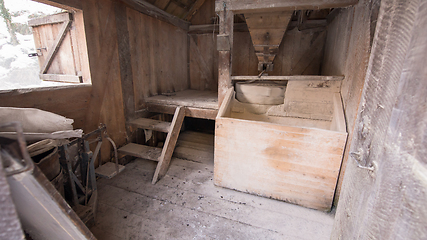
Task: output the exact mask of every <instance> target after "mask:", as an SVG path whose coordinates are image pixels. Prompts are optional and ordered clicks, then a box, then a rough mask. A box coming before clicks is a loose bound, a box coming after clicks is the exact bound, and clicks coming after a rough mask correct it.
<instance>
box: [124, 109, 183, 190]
mask: <svg viewBox="0 0 427 240" xmlns="http://www.w3.org/2000/svg"><path fill="white" fill-rule="evenodd" d="M184 117H185V107H177V108H176V110H175V114H174V116H173V119H172V122H164V121H159V120H154V119H150V118H138V119H135V120H132V121H130V122H129V124H132V125H134V126H136V127H138V128H142V129H147V130H153V131H159V132H164V133H167V134H168V135H167V137H166V140H165V144H164V145H163V148H157V147H150V146H146V145H140V144H136V143H129V144H127V145H125V146H123V147H121V148H120V149H119V152H120V153H123V154H126V155H130V156H134V157H139V158H144V159H148V160H152V161H158V163H157V167H156V171H155V173H154V177H153V180H152V182H151V183H152V184H155V183H156V182H157V181H158V180H159V179H160V178H162V177H163V176H164V175H165V174H166V172H167V170H168V168H169V164H170V161H171V158H172V154H173V151H174V149H175V145H176V141H177V139H178V135H179V132H180V130H181V126H182V122H183V121H184Z"/></svg>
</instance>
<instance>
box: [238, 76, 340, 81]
mask: <svg viewBox="0 0 427 240" xmlns="http://www.w3.org/2000/svg"><path fill="white" fill-rule="evenodd" d="M231 79H232V80H233V81H253V80H261V81H340V80H343V79H344V77H343V76H316V75H294V76H260V77H258V76H233V77H231Z"/></svg>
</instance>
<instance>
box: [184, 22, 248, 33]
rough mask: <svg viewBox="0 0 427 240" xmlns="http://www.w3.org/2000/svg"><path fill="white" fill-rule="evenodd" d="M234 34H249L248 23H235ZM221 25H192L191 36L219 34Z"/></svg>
mask: <svg viewBox="0 0 427 240" xmlns="http://www.w3.org/2000/svg"><path fill="white" fill-rule="evenodd" d="M233 29H234V32H249V29H248V25H246V23H235V24H234V27H233ZM218 32H219V25H217V24H202V25H191V26H190V29H189V32H188V33H189V34H204V33H218Z"/></svg>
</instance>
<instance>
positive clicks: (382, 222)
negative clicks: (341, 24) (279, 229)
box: [331, 0, 427, 239]
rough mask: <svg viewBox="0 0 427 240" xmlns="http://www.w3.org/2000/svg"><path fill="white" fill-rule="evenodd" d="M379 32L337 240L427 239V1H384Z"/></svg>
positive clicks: (348, 170) (349, 164)
mask: <svg viewBox="0 0 427 240" xmlns="http://www.w3.org/2000/svg"><path fill="white" fill-rule="evenodd" d="M361 4H363V1H362V2H361ZM356 17H357V15H355V19H356ZM376 30H377V31H376V33H375V38H374V41H373V45H372V51H371V56H370V60H369V64H368V68H367V71H366V76H365V84H364V87H363V94H362V98H361V104H360V107H359V110H358V112H357V118H356V124H355V125H356V127H355V130H354V131H355V133H354V134H353V138H352V144H351V148H350V152H352V153H353V154H352V158H350V159H349V160H348V162H347V167H346V174H345V176H344V181H343V187H342V193H341V197H340V201H339V203H338V208H337V212H336V215H335V224H334V230H333V233H332V236H331V239H425V238H426V236H427V208H426V202H427V158H426V151H427V144H426V135H427V111H426V101H425V99H426V95H427V68H426V67H425V62H426V61H427V55H426V54H425V53H426V52H427V2H426V1H416V0H382V1H381V9H380V15H379V18H378V24H377V26H376Z"/></svg>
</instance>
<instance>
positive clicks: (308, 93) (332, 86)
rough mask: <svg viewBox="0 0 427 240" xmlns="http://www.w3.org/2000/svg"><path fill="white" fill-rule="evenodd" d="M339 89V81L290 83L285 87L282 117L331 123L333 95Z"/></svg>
mask: <svg viewBox="0 0 427 240" xmlns="http://www.w3.org/2000/svg"><path fill="white" fill-rule="evenodd" d="M340 88H341V81H290V82H288V85H287V86H286V93H285V103H284V115H285V116H289V117H301V118H308V119H317V120H327V121H331V120H332V118H333V114H334V103H333V102H334V101H333V99H334V94H335V93H339V92H340ZM340 111H342V109H341V110H340Z"/></svg>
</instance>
